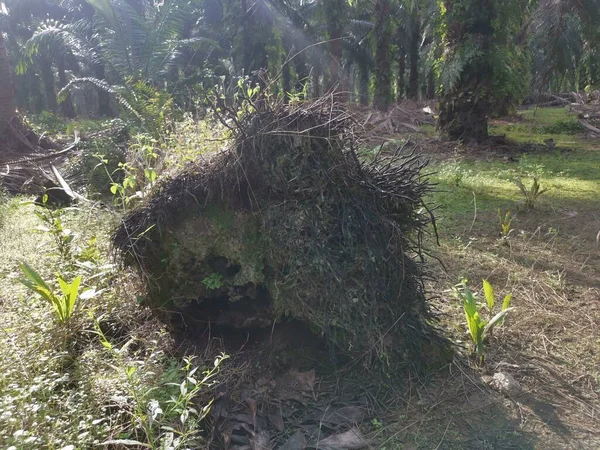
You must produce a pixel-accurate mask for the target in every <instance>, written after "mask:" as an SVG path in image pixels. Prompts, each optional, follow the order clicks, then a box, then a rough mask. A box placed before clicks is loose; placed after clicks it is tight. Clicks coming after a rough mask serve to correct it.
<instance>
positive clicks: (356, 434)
mask: <svg viewBox="0 0 600 450" xmlns="http://www.w3.org/2000/svg"><path fill="white" fill-rule="evenodd" d="M368 446H369V443H368V442H367V440H366V439H365V437H364V436H363V434H362V433H361V432H360V430H359V429H358V428H352V429H350V430H348V431H346V432H344V433H341V434H334V435H333V436H329V437H328V438H325V439H323V440H320V441H319V442H317V447H318V448H319V449H321V450H358V449H361V448H365V447H368Z"/></svg>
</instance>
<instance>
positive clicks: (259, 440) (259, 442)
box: [250, 430, 271, 450]
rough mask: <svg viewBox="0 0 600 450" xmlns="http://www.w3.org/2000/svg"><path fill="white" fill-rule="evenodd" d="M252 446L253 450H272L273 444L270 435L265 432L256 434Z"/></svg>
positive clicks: (252, 439)
mask: <svg viewBox="0 0 600 450" xmlns="http://www.w3.org/2000/svg"><path fill="white" fill-rule="evenodd" d="M250 446H251V447H252V450H270V449H271V442H270V439H269V433H267V432H266V431H264V430H262V431H259V432H258V433H254V436H252V438H251V439H250Z"/></svg>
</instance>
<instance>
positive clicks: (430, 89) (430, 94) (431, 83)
mask: <svg viewBox="0 0 600 450" xmlns="http://www.w3.org/2000/svg"><path fill="white" fill-rule="evenodd" d="M432 98H435V74H434V73H433V69H429V72H428V73H427V99H428V100H431V99H432Z"/></svg>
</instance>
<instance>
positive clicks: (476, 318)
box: [455, 280, 514, 365]
mask: <svg viewBox="0 0 600 450" xmlns="http://www.w3.org/2000/svg"><path fill="white" fill-rule="evenodd" d="M483 292H484V295H485V300H486V306H487V309H488V315H489V316H490V317H491V318H490V319H489V320H485V319H484V318H482V316H481V314H480V308H479V305H478V304H477V299H476V296H475V294H473V292H472V291H471V289H469V287H468V286H467V282H466V281H462V282H461V283H460V284H459V285H457V286H455V293H456V295H457V297H458V298H459V299H460V301H461V302H462V305H463V309H464V310H465V317H466V319H467V327H468V329H469V334H470V335H471V340H472V341H473V346H474V353H475V355H476V356H477V362H478V364H479V365H483V360H484V344H485V341H486V339H487V338H488V336H490V335H491V334H492V331H493V329H494V328H495V327H496V326H497V325H502V324H503V323H504V319H505V318H506V315H507V314H508V312H509V311H511V310H512V309H514V308H512V307H511V306H510V302H511V300H512V294H508V295H506V297H504V300H503V301H502V309H501V311H500V312H498V313H496V314H495V315H493V316H492V314H493V311H494V306H495V304H496V298H495V295H494V288H493V287H492V285H491V284H490V282H489V281H487V280H483Z"/></svg>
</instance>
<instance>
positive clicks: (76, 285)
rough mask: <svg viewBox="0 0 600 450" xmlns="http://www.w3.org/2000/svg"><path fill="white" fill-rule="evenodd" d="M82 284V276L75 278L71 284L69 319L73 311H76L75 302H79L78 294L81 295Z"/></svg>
mask: <svg viewBox="0 0 600 450" xmlns="http://www.w3.org/2000/svg"><path fill="white" fill-rule="evenodd" d="M80 284H81V275H79V276H77V277H75V279H74V280H73V281H72V282H71V285H70V291H69V295H68V297H69V303H68V309H67V318H69V317H71V314H72V313H73V310H74V309H75V302H76V301H77V294H78V293H79V285H80Z"/></svg>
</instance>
